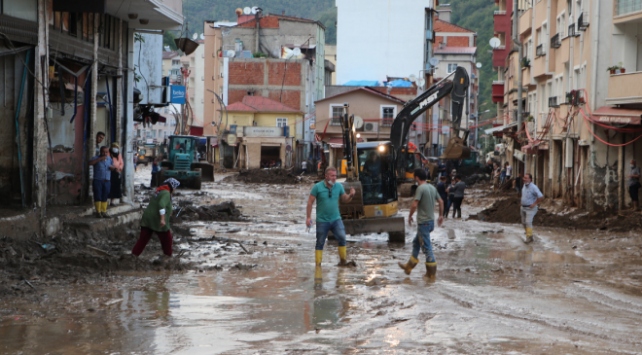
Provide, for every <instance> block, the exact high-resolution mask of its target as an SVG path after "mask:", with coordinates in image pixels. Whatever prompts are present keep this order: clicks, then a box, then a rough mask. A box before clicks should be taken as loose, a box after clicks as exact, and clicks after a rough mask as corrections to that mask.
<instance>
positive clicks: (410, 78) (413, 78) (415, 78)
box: [408, 74, 417, 82]
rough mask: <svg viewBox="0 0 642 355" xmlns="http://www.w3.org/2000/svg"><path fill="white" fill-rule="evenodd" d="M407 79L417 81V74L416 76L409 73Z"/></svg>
mask: <svg viewBox="0 0 642 355" xmlns="http://www.w3.org/2000/svg"><path fill="white" fill-rule="evenodd" d="M408 79H409V80H410V81H412V82H415V81H417V76H416V75H415V74H410V75H409V76H408Z"/></svg>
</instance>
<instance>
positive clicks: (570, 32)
mask: <svg viewBox="0 0 642 355" xmlns="http://www.w3.org/2000/svg"><path fill="white" fill-rule="evenodd" d="M567 33H568V36H569V37H578V36H579V35H580V33H579V32H576V31H575V24H574V23H572V24H570V25H569V26H568V32H567Z"/></svg>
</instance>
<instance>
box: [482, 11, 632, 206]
mask: <svg viewBox="0 0 642 355" xmlns="http://www.w3.org/2000/svg"><path fill="white" fill-rule="evenodd" d="M507 1H510V0H507ZM496 3H497V4H498V7H499V8H500V9H501V8H507V7H508V3H507V2H504V1H502V0H498V1H497V2H496ZM519 6H520V7H519V8H518V11H517V16H518V18H517V20H518V23H517V24H518V32H517V34H518V36H519V38H518V40H519V42H520V43H521V45H522V49H523V57H522V58H519V56H518V52H517V51H515V52H512V53H510V54H509V56H508V58H507V62H506V68H505V69H503V78H504V101H503V105H504V108H505V115H504V119H503V122H502V123H503V125H502V126H500V127H498V128H495V129H493V130H495V131H498V130H500V131H502V132H503V133H502V139H503V140H504V142H506V151H505V156H504V159H506V160H508V161H519V162H520V163H523V167H524V170H523V171H524V172H528V173H532V174H533V177H534V181H535V183H536V184H537V185H538V186H539V187H540V189H542V191H543V192H544V194H545V195H546V196H547V197H549V198H560V199H563V200H564V202H565V203H567V204H569V205H572V206H578V207H583V208H587V209H589V210H618V209H622V208H624V207H625V206H627V205H628V204H629V202H630V198H629V196H628V192H627V180H628V178H627V175H628V167H627V163H628V161H629V160H630V159H636V160H640V158H641V156H640V153H639V151H636V150H635V149H634V142H635V141H636V139H637V137H639V135H640V133H642V129H641V127H640V125H641V123H640V117H641V115H642V110H640V109H641V108H642V99H641V98H642V95H641V94H640V90H638V88H639V87H640V85H639V84H637V81H635V80H636V79H639V78H638V76H639V70H640V67H641V66H642V65H640V64H639V63H640V61H639V60H638V59H637V58H638V55H637V53H638V52H639V48H640V46H639V45H638V44H636V43H637V42H636V41H635V40H633V39H634V38H637V36H638V30H637V24H636V23H637V21H639V19H641V18H642V12H641V11H640V10H642V2H640V1H626V2H622V1H615V2H612V3H610V2H604V1H570V2H563V1H554V0H547V1H546V0H542V1H539V2H535V3H534V4H530V3H528V2H523V3H522V2H520V5H519ZM598 14H599V16H598ZM613 66H618V67H624V68H625V72H622V71H621V70H620V68H618V69H617V70H613V73H611V72H609V70H607V69H611V67H613ZM613 69H615V68H613ZM520 72H521V77H522V80H521V83H520V80H519V78H520V75H519V74H520ZM520 86H521V88H522V91H523V94H522V99H521V100H518V92H519V87H520ZM493 97H494V99H496V100H498V99H499V95H498V93H496V92H495V89H494V94H493ZM520 104H521V111H522V112H523V113H522V115H521V117H520V116H519V115H517V114H516V112H517V111H518V109H520V107H519V106H518V105H520ZM513 126H515V128H514V129H513V128H512V127H513Z"/></svg>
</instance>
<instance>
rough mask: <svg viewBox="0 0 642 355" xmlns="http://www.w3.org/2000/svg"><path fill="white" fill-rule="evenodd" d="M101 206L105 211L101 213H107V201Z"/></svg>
mask: <svg viewBox="0 0 642 355" xmlns="http://www.w3.org/2000/svg"><path fill="white" fill-rule="evenodd" d="M101 204H102V206H103V210H102V211H101V212H103V213H105V212H107V201H104V202H101Z"/></svg>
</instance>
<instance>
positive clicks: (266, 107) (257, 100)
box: [227, 96, 299, 113]
mask: <svg viewBox="0 0 642 355" xmlns="http://www.w3.org/2000/svg"><path fill="white" fill-rule="evenodd" d="M227 110H228V111H242V112H293V113H298V112H299V111H298V110H296V109H293V108H292V107H289V106H286V105H284V104H282V103H280V102H278V101H274V100H270V99H268V98H267V97H263V96H244V97H243V100H242V101H241V102H235V103H233V104H230V105H228V106H227Z"/></svg>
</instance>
